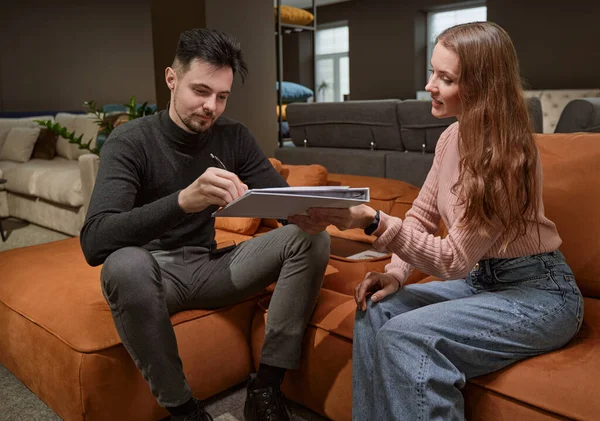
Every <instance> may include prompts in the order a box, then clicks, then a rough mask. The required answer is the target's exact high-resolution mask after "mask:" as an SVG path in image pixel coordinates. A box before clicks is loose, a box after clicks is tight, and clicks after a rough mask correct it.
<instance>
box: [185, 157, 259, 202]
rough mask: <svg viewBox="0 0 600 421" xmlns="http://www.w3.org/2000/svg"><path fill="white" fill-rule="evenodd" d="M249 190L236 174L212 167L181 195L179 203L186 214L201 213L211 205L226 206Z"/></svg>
mask: <svg viewBox="0 0 600 421" xmlns="http://www.w3.org/2000/svg"><path fill="white" fill-rule="evenodd" d="M247 190H248V186H247V185H245V184H244V183H242V182H241V181H240V179H239V178H238V176H237V175H235V174H234V173H232V172H229V171H226V170H222V169H220V168H214V167H210V168H208V169H207V170H206V171H204V174H202V175H201V176H200V177H198V178H197V179H196V180H195V181H194V182H193V183H192V184H190V185H189V186H187V187H186V188H185V189H183V190H182V191H181V192H180V193H179V197H178V202H179V206H180V207H181V209H183V210H184V211H185V213H193V212H201V211H203V210H204V209H206V208H207V207H209V206H211V205H217V206H225V205H226V204H227V203H229V202H231V201H233V200H235V199H237V198H238V197H240V196H241V195H243V194H244V193H245V192H246V191H247Z"/></svg>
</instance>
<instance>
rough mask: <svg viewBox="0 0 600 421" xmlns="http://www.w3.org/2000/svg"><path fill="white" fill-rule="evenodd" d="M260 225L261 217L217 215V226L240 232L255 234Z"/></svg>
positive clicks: (217, 227)
mask: <svg viewBox="0 0 600 421" xmlns="http://www.w3.org/2000/svg"><path fill="white" fill-rule="evenodd" d="M259 225H260V218H226V217H223V216H221V217H216V218H215V228H216V229H222V230H225V231H229V232H236V233H238V234H244V235H253V234H254V233H255V232H256V230H257V229H258V226H259Z"/></svg>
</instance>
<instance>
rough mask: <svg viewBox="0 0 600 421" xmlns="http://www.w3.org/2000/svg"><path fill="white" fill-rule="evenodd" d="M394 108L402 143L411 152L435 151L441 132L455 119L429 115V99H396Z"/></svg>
mask: <svg viewBox="0 0 600 421" xmlns="http://www.w3.org/2000/svg"><path fill="white" fill-rule="evenodd" d="M396 110H397V112H398V122H399V123H400V136H401V138H402V145H403V146H404V149H406V150H407V151H411V152H430V153H433V152H435V145H436V144H437V141H438V139H439V137H440V135H441V134H442V132H443V131H444V130H446V128H448V126H449V125H451V124H452V123H454V122H455V121H456V118H454V117H451V118H436V117H434V116H433V115H431V101H419V100H416V99H408V100H406V101H398V103H397V108H396Z"/></svg>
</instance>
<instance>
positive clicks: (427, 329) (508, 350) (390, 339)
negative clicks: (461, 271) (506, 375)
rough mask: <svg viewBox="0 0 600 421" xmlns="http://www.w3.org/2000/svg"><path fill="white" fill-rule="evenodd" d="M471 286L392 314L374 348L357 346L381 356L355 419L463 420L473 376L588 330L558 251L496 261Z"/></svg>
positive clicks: (475, 275)
mask: <svg viewBox="0 0 600 421" xmlns="http://www.w3.org/2000/svg"><path fill="white" fill-rule="evenodd" d="M468 284H470V285H472V286H473V287H474V288H475V289H476V293H475V294H474V295H472V296H470V297H465V298H458V299H454V300H451V301H444V302H438V303H436V304H434V305H429V306H425V307H420V308H418V309H416V310H413V311H409V312H404V313H402V314H400V315H398V316H396V317H393V315H391V316H392V317H391V318H390V320H389V321H387V322H386V323H385V324H384V325H383V326H382V327H381V329H379V331H378V332H377V333H376V336H375V339H374V342H375V343H374V345H373V344H370V343H369V344H366V343H360V344H358V343H357V344H356V346H355V349H357V348H358V349H360V348H364V347H374V351H373V353H372V360H371V364H372V366H371V368H370V371H371V373H372V374H371V376H372V379H373V380H372V382H371V383H370V384H367V383H365V384H364V385H363V387H364V388H369V389H370V390H371V391H370V392H369V393H371V394H372V399H371V402H370V404H369V405H367V406H370V413H368V414H366V415H367V416H366V417H364V415H365V414H363V418H355V419H377V420H386V419H393V420H410V421H418V420H463V419H464V404H463V398H462V394H461V389H462V387H463V386H464V384H465V381H466V379H469V378H472V377H475V376H479V375H482V374H486V373H490V372H493V371H496V370H499V369H501V368H503V367H506V366H508V365H510V364H512V363H514V362H516V361H519V360H521V359H524V358H527V357H531V356H534V355H538V354H541V353H544V352H548V351H551V350H554V349H557V348H559V347H561V346H563V345H564V344H566V343H567V342H568V341H569V340H570V339H571V338H572V337H573V336H574V335H575V334H576V332H577V331H578V329H579V327H580V325H581V320H582V315H583V301H582V298H581V294H580V293H579V290H578V289H577V286H576V284H575V281H574V279H573V275H572V273H571V271H570V269H569V268H568V266H567V265H566V264H565V263H564V260H562V257H561V256H559V255H557V254H556V253H548V254H544V255H538V256H532V257H526V258H519V259H506V260H494V261H489V263H487V264H486V265H485V267H484V268H482V269H481V270H480V271H479V272H478V273H472V274H471V275H469V277H468ZM377 307H378V304H374V305H370V308H369V309H368V312H371V311H372V310H374V309H376V308H377ZM374 313H376V314H378V316H377V317H381V316H380V313H381V310H376V311H375V312H374ZM371 318H373V317H372V316H371ZM366 339H370V340H371V341H372V340H373V338H372V337H371V338H369V337H366V336H365V337H355V341H356V340H366ZM368 357H369V356H368V355H358V354H357V355H355V358H368ZM357 365H358V363H356V364H355V366H357Z"/></svg>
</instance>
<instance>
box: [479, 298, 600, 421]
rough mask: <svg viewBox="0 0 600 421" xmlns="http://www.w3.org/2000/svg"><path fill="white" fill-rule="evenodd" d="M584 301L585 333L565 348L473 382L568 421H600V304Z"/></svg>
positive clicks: (583, 328)
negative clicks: (599, 391) (599, 378)
mask: <svg viewBox="0 0 600 421" xmlns="http://www.w3.org/2000/svg"><path fill="white" fill-rule="evenodd" d="M584 300H585V316H584V320H583V325H582V327H581V330H580V331H579V333H578V334H577V336H576V337H575V338H574V339H573V340H572V341H571V342H569V343H568V344H567V345H566V346H565V347H563V348H561V349H559V350H557V351H554V352H551V353H548V354H545V355H540V356H538V357H534V358H530V359H527V360H524V361H521V362H519V363H517V364H514V365H512V366H510V367H508V368H506V369H504V370H501V371H499V372H496V373H492V374H488V375H486V376H482V377H478V378H476V379H473V380H471V381H472V382H473V383H475V384H476V385H478V386H481V387H484V388H486V389H488V390H491V391H493V392H495V393H497V394H500V395H502V396H505V397H507V398H509V399H514V400H516V401H519V402H523V403H525V404H527V405H532V406H535V407H538V408H541V409H544V410H546V411H549V412H552V413H555V414H559V415H561V416H563V417H566V418H568V419H578V420H595V419H598V414H600V400H598V392H597V387H598V376H599V375H600V359H598V358H597V354H598V350H599V349H600V300H597V299H594V298H585V299H584Z"/></svg>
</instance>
